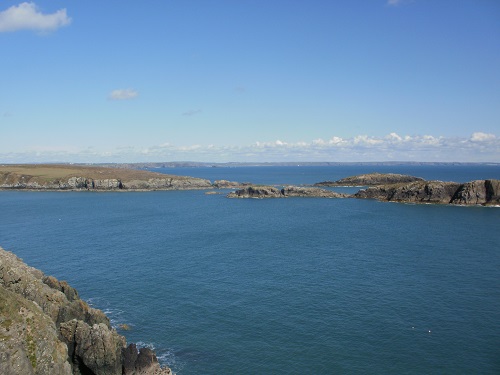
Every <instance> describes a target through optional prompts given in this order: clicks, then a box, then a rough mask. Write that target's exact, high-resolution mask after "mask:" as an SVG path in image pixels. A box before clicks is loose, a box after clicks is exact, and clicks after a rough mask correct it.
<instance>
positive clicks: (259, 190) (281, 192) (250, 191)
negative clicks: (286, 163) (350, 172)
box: [227, 186, 346, 198]
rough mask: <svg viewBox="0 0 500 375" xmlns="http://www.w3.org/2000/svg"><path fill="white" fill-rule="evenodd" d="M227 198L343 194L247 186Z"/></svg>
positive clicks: (297, 187) (308, 188) (318, 190)
mask: <svg viewBox="0 0 500 375" xmlns="http://www.w3.org/2000/svg"><path fill="white" fill-rule="evenodd" d="M227 197H228V198H288V197H315V198H345V197H346V195H345V194H340V193H336V192H334V191H331V190H325V189H318V188H311V187H299V186H286V187H284V188H282V189H278V188H276V187H273V186H249V187H246V188H243V189H240V190H236V191H234V192H231V193H229V194H228V195H227Z"/></svg>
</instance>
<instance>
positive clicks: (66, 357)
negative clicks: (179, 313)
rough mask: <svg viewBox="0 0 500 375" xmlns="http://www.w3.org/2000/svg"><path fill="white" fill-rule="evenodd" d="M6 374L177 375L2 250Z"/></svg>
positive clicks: (64, 286)
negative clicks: (128, 343) (127, 342)
mask: <svg viewBox="0 0 500 375" xmlns="http://www.w3.org/2000/svg"><path fill="white" fill-rule="evenodd" d="M0 374H4V375H17V374H23V375H70V374H74V375H171V374H172V372H171V370H170V369H169V368H167V367H164V368H162V367H161V366H160V365H159V363H158V360H157V358H156V355H155V353H154V352H153V351H152V350H150V349H147V348H141V349H139V350H138V349H137V347H136V345H135V344H130V345H128V346H127V345H126V340H125V337H123V336H121V335H119V334H118V333H117V332H116V330H115V329H113V328H112V327H111V325H110V321H109V319H108V317H107V316H106V315H105V314H104V313H103V312H102V311H100V310H97V309H94V308H92V307H90V306H89V305H88V304H87V303H85V302H84V301H83V300H81V299H80V297H79V296H78V292H77V291H76V290H75V289H74V288H72V287H71V286H70V285H68V283H67V282H65V281H59V280H57V279H56V278H54V277H52V276H45V275H44V274H43V272H42V271H40V270H37V269H35V268H32V267H29V266H28V265H26V264H25V263H23V261H22V260H21V259H19V258H18V257H16V256H15V255H14V254H13V253H11V252H8V251H5V250H3V249H2V248H0Z"/></svg>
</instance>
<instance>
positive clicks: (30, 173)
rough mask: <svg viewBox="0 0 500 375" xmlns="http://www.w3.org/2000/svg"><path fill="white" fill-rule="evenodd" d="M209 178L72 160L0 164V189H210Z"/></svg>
mask: <svg viewBox="0 0 500 375" xmlns="http://www.w3.org/2000/svg"><path fill="white" fill-rule="evenodd" d="M210 188H212V184H211V182H210V181H208V180H205V179H201V178H195V177H187V176H174V175H166V174H163V173H156V172H149V171H142V170H136V169H124V168H112V167H98V166H86V165H73V164H19V165H0V189H4V190H6V189H8V190H93V191H118V190H128V191H141V190H187V189H210Z"/></svg>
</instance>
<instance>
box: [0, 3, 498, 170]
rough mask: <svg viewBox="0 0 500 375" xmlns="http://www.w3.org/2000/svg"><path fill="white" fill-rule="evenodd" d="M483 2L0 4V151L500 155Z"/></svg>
mask: <svg viewBox="0 0 500 375" xmlns="http://www.w3.org/2000/svg"><path fill="white" fill-rule="evenodd" d="M499 67H500V2H499V1H496V0H477V1H473V0H469V1H465V0H450V1H447V0H439V1H428V0H399V1H398V0H389V1H387V0H365V1H361V0H359V1H357V0H339V1H327V0H321V1H320V0H316V1H308V2H306V1H302V0H301V1H298V0H286V1H285V0H273V1H265V0H238V1H237V0H182V1H181V0H170V1H167V0H149V1H147V2H145V1H127V2H124V1H117V0H106V1H92V0H89V1H60V0H50V1H49V0H39V1H35V2H20V1H10V0H7V1H5V0H4V1H2V2H1V3H0V162H2V163H16V162H45V161H63V162H134V161H174V160H192V161H206V162H223V161H248V162H251V161H390V160H397V161H471V162H472V161H484V162H500V68H499Z"/></svg>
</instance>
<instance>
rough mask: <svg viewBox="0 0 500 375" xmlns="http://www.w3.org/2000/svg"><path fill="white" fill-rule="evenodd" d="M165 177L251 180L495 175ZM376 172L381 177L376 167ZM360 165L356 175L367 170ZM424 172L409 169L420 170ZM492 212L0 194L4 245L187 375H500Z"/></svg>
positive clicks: (499, 223) (198, 196)
mask: <svg viewBox="0 0 500 375" xmlns="http://www.w3.org/2000/svg"><path fill="white" fill-rule="evenodd" d="M339 168H340V167H284V168H283V167H282V168H278V167H264V168H197V169H191V168H189V169H180V168H177V169H173V170H164V172H165V173H175V174H186V175H192V176H199V177H205V178H209V179H211V180H214V179H221V178H224V179H230V180H237V181H252V182H256V183H271V184H272V183H276V184H282V183H296V184H299V183H314V182H318V181H323V180H329V179H337V178H341V177H346V176H348V175H352V174H357V173H365V172H370V171H373V169H376V170H378V171H381V172H404V173H410V174H415V175H419V176H421V177H425V178H428V179H441V180H456V181H467V180H472V179H478V178H500V169H499V167H486V166H485V167H481V168H470V167H416V169H415V167H411V168H410V167H408V168H406V169H405V170H403V169H404V168H403V167H398V168H396V167H393V168H389V167H383V168H381V167H376V168H375V167H369V168H366V167H349V168H347V167H345V169H342V168H340V169H339ZM386 168H387V169H388V170H385V169H386ZM367 169H368V170H367ZM419 172H420V173H419ZM498 228H500V209H498V208H483V207H449V206H433V205H406V204H394V203H380V202H376V201H368V200H352V199H301V198H295V199H292V198H290V199H283V200H229V199H226V198H225V197H224V195H205V194H204V191H172V192H145V193H88V192H82V193H78V192H67V193H58V192H45V193H42V192H5V191H4V192H0V245H1V246H2V247H4V248H5V249H7V250H11V251H13V252H15V253H16V254H17V255H19V256H20V257H21V258H23V259H24V260H25V261H26V262H27V263H29V264H30V265H32V266H35V267H37V268H40V269H42V270H44V272H45V273H46V274H52V275H54V276H56V277H58V278H60V279H65V280H68V281H69V282H70V284H71V285H73V286H74V287H76V288H77V289H78V290H79V292H80V294H81V296H82V298H84V299H86V300H88V301H90V302H91V303H92V304H93V305H94V306H96V307H98V308H101V309H103V310H105V311H106V312H107V313H108V314H109V316H110V317H111V318H112V322H113V324H115V325H118V324H121V323H126V324H128V325H130V326H131V327H132V330H131V331H126V332H121V333H122V334H125V335H126V337H127V339H128V341H132V342H133V341H135V342H137V341H141V342H142V345H150V346H154V347H155V349H156V350H157V353H158V354H159V356H160V360H161V361H162V362H163V363H165V364H169V365H170V366H171V367H172V368H173V369H174V371H175V372H177V374H179V375H188V374H256V373H262V374H283V373H289V374H304V373H307V374H336V373H346V374H347V373H348V374H356V373H369V374H389V373H392V374H429V373H435V374H457V373H474V374H498V373H499V372H500V292H499V291H500V235H499V234H498Z"/></svg>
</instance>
